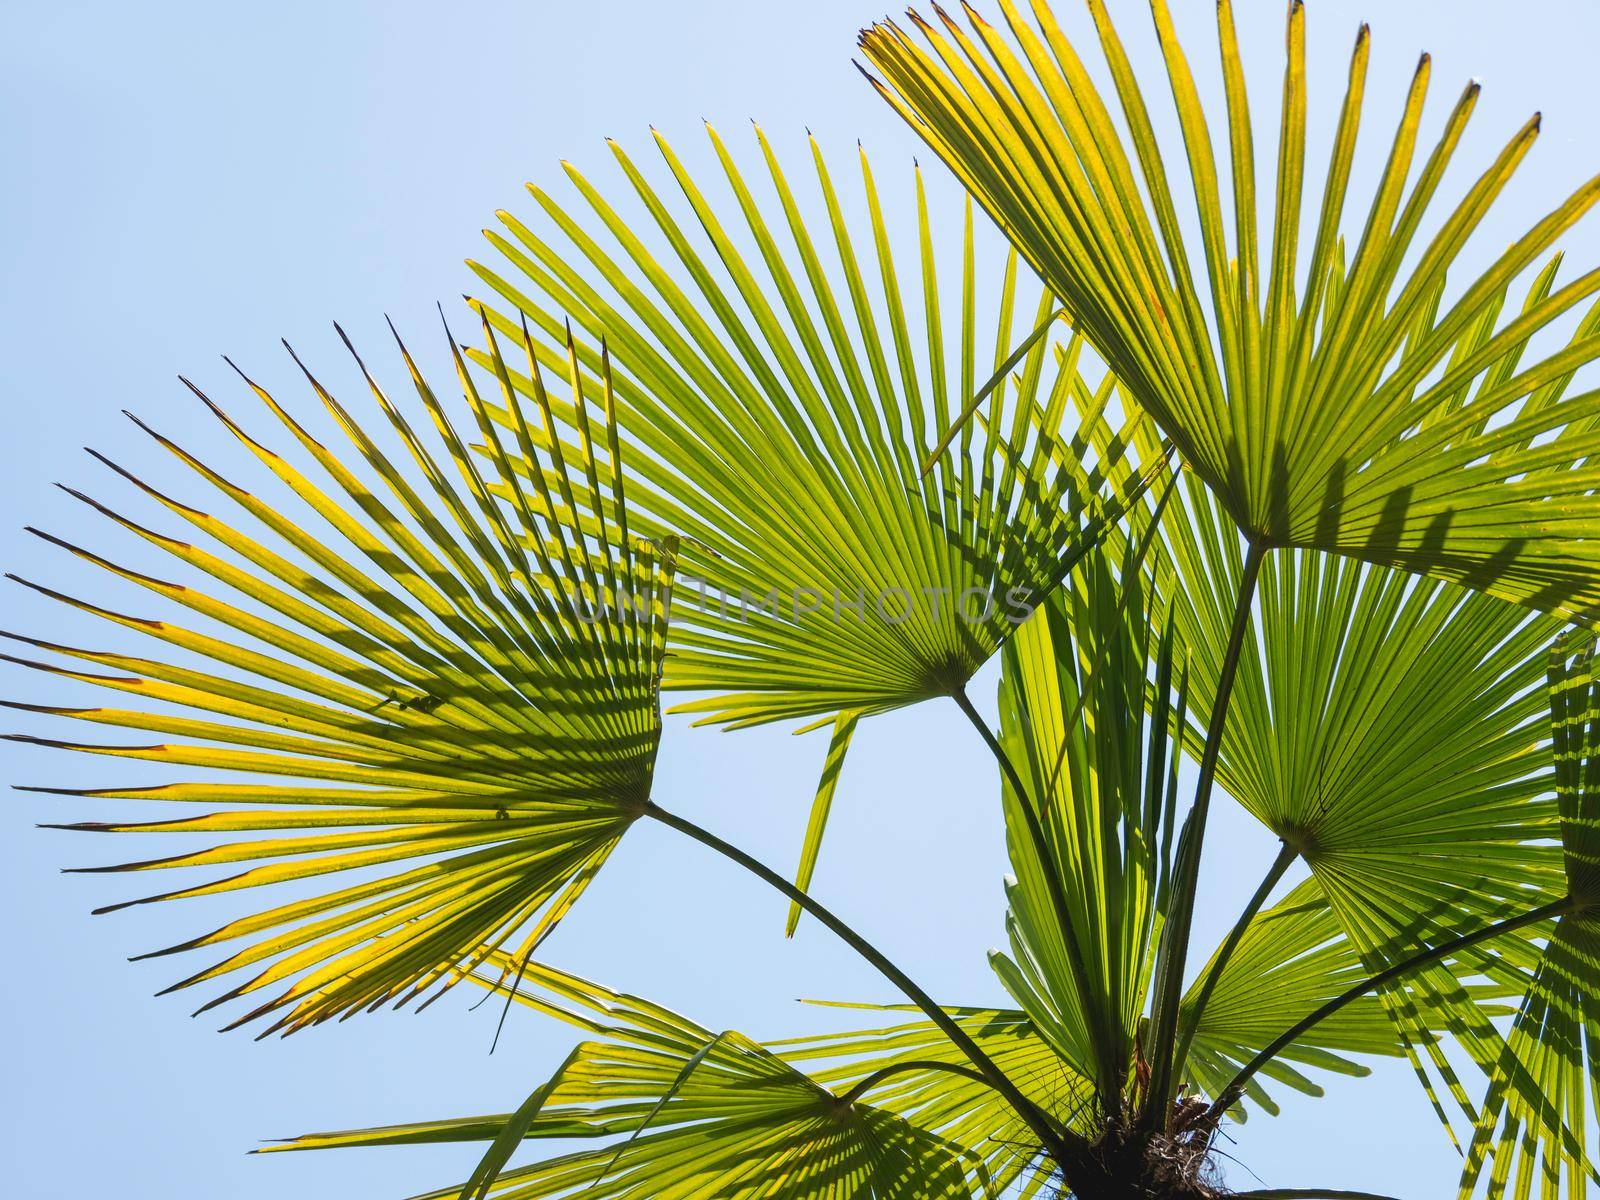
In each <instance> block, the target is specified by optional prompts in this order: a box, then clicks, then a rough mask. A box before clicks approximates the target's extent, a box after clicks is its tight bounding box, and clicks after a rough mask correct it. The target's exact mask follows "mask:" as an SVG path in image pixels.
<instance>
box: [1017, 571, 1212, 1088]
mask: <svg viewBox="0 0 1600 1200" xmlns="http://www.w3.org/2000/svg"><path fill="white" fill-rule="evenodd" d="M1153 616H1154V614H1153V613H1152V611H1151V610H1150V608H1149V607H1148V606H1147V604H1146V602H1145V597H1144V595H1143V592H1142V584H1141V580H1140V573H1139V570H1138V567H1137V565H1136V564H1135V563H1133V561H1132V557H1131V556H1129V561H1128V563H1127V564H1125V566H1124V568H1123V571H1122V573H1121V576H1120V580H1119V578H1118V576H1117V575H1116V574H1115V572H1114V571H1113V569H1112V567H1111V566H1110V564H1109V563H1108V561H1107V560H1106V557H1105V555H1104V554H1103V553H1099V552H1097V553H1095V554H1093V555H1091V556H1090V557H1089V558H1088V559H1086V560H1085V562H1084V564H1083V565H1082V566H1081V567H1080V569H1079V570H1078V571H1077V572H1075V574H1074V575H1073V576H1072V577H1071V578H1070V579H1069V581H1068V582H1067V584H1066V585H1065V586H1064V587H1063V588H1062V589H1061V590H1059V591H1058V592H1057V593H1055V594H1054V595H1052V596H1051V597H1050V598H1049V599H1047V600H1046V602H1045V604H1044V605H1043V606H1042V607H1041V608H1040V609H1039V611H1038V612H1037V613H1036V614H1035V615H1034V617H1033V619H1032V620H1031V621H1029V623H1028V624H1027V625H1026V626H1024V627H1023V629H1022V630H1020V631H1019V632H1018V634H1017V636H1016V637H1014V638H1013V639H1012V640H1011V641H1010V642H1009V643H1008V644H1007V647H1006V651H1005V657H1004V660H1003V671H1002V680H1001V731H1002V736H1001V744H1002V746H1003V747H1004V749H1005V751H1006V754H1007V757H1008V758H1009V759H1010V760H1011V761H1012V762H1013V763H1014V764H1016V768H1017V772H1018V775H1019V776H1020V779H1021V781H1022V784H1023V786H1024V787H1025V788H1026V789H1027V794H1025V795H1018V794H1017V792H1016V789H1015V788H1014V787H1011V786H1010V785H1009V784H1008V785H1007V787H1006V790H1005V814H1006V830H1007V846H1008V849H1009V853H1010V857H1011V863H1012V869H1013V871H1014V872H1015V875H1016V878H1015V881H1014V882H1012V883H1011V884H1010V885H1009V887H1008V899H1009V901H1010V915H1009V917H1008V920H1007V930H1008V933H1009V934H1010V940H1011V949H1012V952H1011V955H1010V956H1005V955H996V956H994V962H995V967H996V970H997V971H999V973H1000V977H1001V980H1002V981H1003V982H1004V983H1005V985H1006V988H1007V990H1008V991H1010V993H1011V994H1012V996H1013V997H1014V998H1015V999H1016V1000H1017V1003H1018V1004H1019V1005H1020V1006H1021V1007H1022V1008H1023V1009H1024V1011H1026V1012H1027V1013H1028V1015H1029V1016H1030V1017H1032V1018H1033V1020H1034V1023H1035V1025H1036V1026H1037V1027H1038V1029H1039V1032H1040V1035H1041V1036H1042V1037H1044V1038H1045V1040H1046V1041H1047V1042H1049V1043H1050V1045H1051V1046H1052V1047H1054V1048H1055V1050H1056V1052H1057V1053H1058V1054H1060V1055H1061V1056H1062V1058H1063V1059H1065V1060H1066V1061H1067V1062H1068V1063H1069V1064H1070V1065H1071V1066H1073V1067H1074V1069H1076V1070H1077V1071H1079V1072H1080V1073H1082V1074H1083V1075H1085V1076H1086V1077H1088V1078H1089V1079H1092V1080H1093V1081H1094V1083H1095V1087H1096V1089H1097V1094H1098V1095H1099V1096H1100V1097H1101V1098H1102V1099H1104V1098H1106V1097H1120V1096H1121V1094H1122V1091H1123V1088H1124V1086H1125V1084H1126V1081H1127V1079H1128V1076H1129V1071H1130V1069H1131V1068H1132V1065H1133V1057H1134V1042H1135V1039H1136V1037H1137V1034H1138V1030H1139V1021H1140V1017H1141V1014H1142V1013H1143V1011H1144V1006H1145V1001H1146V998H1147V994H1148V990H1149V983H1150V973H1151V970H1152V968H1153V967H1154V965H1155V964H1154V962H1153V954H1152V951H1151V947H1152V944H1153V941H1152V940H1153V939H1154V938H1155V937H1156V935H1157V933H1158V931H1159V929H1160V924H1161V921H1162V919H1163V916H1164V914H1165V911H1166V903H1167V891H1168V882H1169V876H1170V872H1171V867H1172V854H1173V849H1172V839H1173V821H1174V817H1173V813H1174V809H1175V806H1176V802H1177V768H1178V760H1179V758H1180V757H1181V756H1180V754H1179V752H1178V747H1177V744H1176V743H1177V739H1178V738H1179V737H1180V736H1181V731H1182V729H1183V727H1184V722H1185V705H1186V702H1187V685H1186V681H1185V680H1184V678H1183V676H1184V671H1183V667H1182V664H1181V663H1179V664H1176V665H1175V664H1174V653H1175V651H1174V644H1173V640H1172V638H1171V637H1170V630H1171V625H1170V623H1169V622H1165V621H1162V620H1159V619H1153ZM1152 626H1154V628H1152ZM1147 687H1148V688H1149V689H1150V691H1151V695H1152V696H1153V697H1154V699H1153V700H1152V702H1151V705H1150V712H1149V714H1148V716H1147V715H1146V711H1145V697H1146V690H1147ZM1030 810H1032V812H1030ZM1030 825H1036V826H1037V827H1039V829H1040V830H1041V831H1042V839H1041V838H1038V837H1035V836H1032V834H1031V831H1030V828H1029V827H1030ZM1041 844H1042V846H1043V847H1044V848H1045V853H1043V854H1041V853H1040V847H1041Z"/></svg>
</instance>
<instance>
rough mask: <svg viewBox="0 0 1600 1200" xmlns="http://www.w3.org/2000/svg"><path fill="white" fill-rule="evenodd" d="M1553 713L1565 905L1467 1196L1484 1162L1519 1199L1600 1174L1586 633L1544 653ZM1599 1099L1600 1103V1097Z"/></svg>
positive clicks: (1473, 1163)
mask: <svg viewBox="0 0 1600 1200" xmlns="http://www.w3.org/2000/svg"><path fill="white" fill-rule="evenodd" d="M1549 698H1550V724H1551V733H1552V741H1553V744H1554V750H1555V760H1556V791H1557V796H1558V804H1559V809H1560V833H1561V861H1562V868H1563V873H1564V876H1565V884H1566V889H1567V890H1566V895H1567V897H1568V901H1569V903H1568V906H1567V911H1566V912H1565V913H1563V914H1562V915H1561V916H1560V917H1559V918H1558V919H1557V921H1556V924H1555V927H1554V929H1551V930H1548V931H1547V933H1548V940H1546V942H1545V943H1544V949H1543V953H1542V955H1541V956H1540V958H1539V961H1538V963H1537V966H1536V968H1535V970H1534V972H1533V978H1532V982H1531V984H1530V985H1529V987H1528V989H1527V992H1526V995H1525V996H1524V997H1523V999H1522V1003H1521V1006H1520V1007H1519V1009H1518V1010H1517V1015H1516V1019H1515V1021H1514V1022H1513V1023H1512V1026H1511V1033H1510V1036H1509V1037H1508V1038H1507V1040H1506V1044H1505V1047H1504V1049H1503V1051H1502V1053H1501V1056H1500V1059H1499V1061H1497V1062H1496V1063H1495V1064H1494V1072H1493V1076H1492V1078H1491V1079H1490V1082H1489V1091H1488V1095H1487V1097H1486V1098H1485V1100H1484V1103H1483V1108H1482V1111H1481V1113H1480V1115H1479V1119H1478V1124H1477V1128H1476V1130H1475V1133H1474V1137H1473V1141H1472V1145H1471V1147H1470V1149H1469V1152H1468V1154H1467V1161H1466V1164H1465V1166H1464V1168H1463V1170H1462V1176H1461V1191H1460V1194H1461V1195H1462V1196H1463V1197H1467V1196H1470V1195H1472V1193H1473V1190H1474V1188H1475V1186H1476V1185H1477V1183H1478V1182H1479V1180H1480V1178H1481V1176H1482V1175H1483V1173H1484V1172H1485V1171H1486V1170H1487V1171H1488V1172H1489V1179H1490V1192H1491V1194H1493V1195H1497V1196H1514V1197H1516V1198H1517V1200H1526V1198H1527V1197H1528V1196H1530V1195H1532V1194H1533V1189H1534V1187H1535V1185H1537V1186H1538V1188H1539V1195H1540V1196H1551V1197H1553V1196H1557V1195H1560V1194H1561V1193H1562V1191H1563V1188H1564V1189H1565V1193H1566V1195H1568V1196H1573V1197H1576V1196H1582V1195H1586V1194H1587V1191H1586V1189H1587V1188H1588V1187H1589V1185H1590V1181H1593V1182H1594V1183H1596V1184H1600V1174H1597V1172H1596V1169H1595V1166H1594V1157H1593V1155H1592V1153H1591V1152H1590V1150H1589V1149H1588V1147H1589V1145H1592V1131H1593V1127H1594V1116H1593V1112H1592V1110H1591V1109H1590V1108H1589V1100H1588V1097H1589V1096H1590V1095H1593V1096H1596V1097H1600V1086H1597V1085H1600V1055H1597V1054H1596V1046H1597V1045H1600V1007H1597V1005H1596V999H1595V995H1594V981H1595V980H1596V979H1597V978H1600V919H1597V916H1596V912H1597V903H1600V670H1597V669H1596V660H1595V655H1594V643H1593V640H1592V639H1590V638H1584V639H1582V640H1581V642H1579V643H1578V644H1576V645H1575V644H1574V642H1573V640H1571V639H1566V638H1564V639H1562V641H1561V642H1560V643H1559V644H1558V645H1557V646H1556V647H1555V649H1554V650H1553V652H1552V653H1551V656H1550V669H1549ZM1595 1103H1596V1104H1597V1105H1600V1099H1596V1101H1595Z"/></svg>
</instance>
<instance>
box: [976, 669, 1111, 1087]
mask: <svg viewBox="0 0 1600 1200" xmlns="http://www.w3.org/2000/svg"><path fill="white" fill-rule="evenodd" d="M950 695H951V698H952V699H953V700H955V702H956V706H957V707H958V708H960V709H961V711H962V712H963V713H965V714H966V716H967V720H969V721H971V722H972V727H973V728H974V729H976V730H977V731H978V735H979V736H980V737H981V738H983V741H984V744H985V745H987V746H988V747H989V750H990V752H991V753H992V754H993V755H994V757H995V761H996V762H998V763H999V764H1000V772H1001V774H1003V775H1004V776H1005V777H1006V783H1007V784H1008V785H1010V787H1011V790H1012V791H1013V792H1014V793H1015V794H1016V797H1017V807H1018V808H1019V809H1021V810H1022V814H1023V816H1024V818H1025V819H1026V822H1027V829H1028V840H1029V841H1031V842H1032V843H1033V850H1034V853H1035V854H1036V855H1038V858H1039V862H1040V864H1041V865H1048V864H1049V863H1051V862H1054V861H1055V855H1054V854H1053V853H1052V851H1051V849H1050V842H1049V838H1048V837H1047V835H1046V834H1045V831H1044V825H1043V823H1042V822H1041V820H1040V814H1039V809H1038V808H1037V807H1036V806H1035V804H1034V801H1033V798H1032V797H1031V796H1030V795H1029V794H1028V789H1027V787H1026V785H1024V783H1023V782H1022V776H1021V775H1020V774H1019V773H1018V771H1017V767H1016V764H1015V763H1013V762H1012V761H1011V758H1010V756H1009V755H1007V754H1006V752H1005V747H1003V746H1001V745H1000V740H999V739H998V738H997V737H995V735H994V731H993V730H992V729H990V728H989V726H988V724H987V723H986V722H985V721H984V719H983V717H982V716H980V715H979V713H978V710H977V709H976V708H974V707H973V705H972V700H971V698H970V697H969V696H968V695H967V691H966V689H965V688H964V687H961V686H959V685H958V686H957V687H955V688H954V689H953V690H952V691H951V693H950ZM1044 878H1045V884H1046V886H1047V887H1048V888H1049V891H1050V905H1051V907H1052V908H1053V909H1054V910H1055V917H1056V923H1057V924H1058V925H1059V926H1060V927H1061V939H1062V943H1063V945H1064V946H1065V947H1066V951H1067V956H1068V958H1069V959H1070V960H1071V963H1072V977H1073V979H1074V980H1075V981H1076V982H1077V984H1078V989H1079V1001H1080V1003H1081V1004H1082V1005H1083V1011H1084V1013H1085V1014H1086V1019H1088V1020H1090V1021H1093V1022H1094V1023H1095V1024H1096V1025H1098V1024H1099V1021H1098V1020H1097V1019H1096V1018H1095V1016H1094V1015H1093V1014H1095V1013H1097V1012H1098V1011H1099V1008H1098V1006H1097V1005H1095V1004H1094V1003H1093V1002H1092V997H1090V996H1089V995H1088V992H1087V989H1088V980H1089V979H1090V978H1091V977H1092V976H1091V974H1090V972H1089V971H1088V970H1087V960H1086V959H1085V957H1084V954H1083V949H1082V947H1081V946H1080V945H1079V944H1078V935H1077V932H1076V930H1075V929H1074V927H1073V924H1072V920H1071V916H1070V912H1071V910H1070V908H1069V907H1068V904H1067V893H1066V891H1065V890H1064V889H1063V888H1062V886H1061V876H1060V875H1059V873H1058V872H1056V871H1053V870H1048V869H1047V870H1045V872H1044ZM1094 1037H1095V1044H1096V1045H1097V1046H1098V1047H1100V1048H1101V1049H1102V1050H1103V1051H1104V1052H1106V1053H1108V1054H1114V1053H1115V1050H1114V1047H1115V1046H1116V1044H1117V1039H1116V1038H1115V1037H1114V1036H1113V1035H1112V1034H1111V1033H1110V1031H1108V1030H1105V1029H1096V1030H1095V1031H1094ZM1121 1075H1122V1069H1121V1064H1119V1063H1106V1064H1103V1067H1102V1078H1101V1080H1100V1083H1101V1085H1102V1086H1106V1087H1115V1086H1117V1084H1116V1082H1115V1081H1117V1080H1119V1079H1120V1078H1121Z"/></svg>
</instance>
